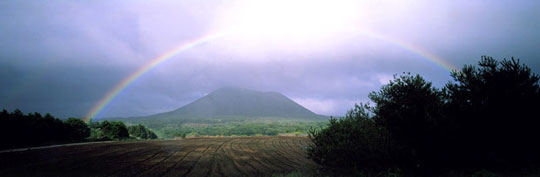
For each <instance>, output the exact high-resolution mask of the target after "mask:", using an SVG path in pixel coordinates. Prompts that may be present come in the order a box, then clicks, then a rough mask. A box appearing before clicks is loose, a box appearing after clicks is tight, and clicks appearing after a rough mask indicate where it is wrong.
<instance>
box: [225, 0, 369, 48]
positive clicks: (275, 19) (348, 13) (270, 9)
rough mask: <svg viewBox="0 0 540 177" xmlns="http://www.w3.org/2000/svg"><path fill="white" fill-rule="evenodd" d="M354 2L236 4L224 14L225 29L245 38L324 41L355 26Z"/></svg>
mask: <svg viewBox="0 0 540 177" xmlns="http://www.w3.org/2000/svg"><path fill="white" fill-rule="evenodd" d="M357 7H358V4H357V3H356V1H354V0H337V1H330V0H268V1H265V0H262V1H251V0H246V1H238V3H237V4H235V6H234V7H233V8H232V9H231V10H230V11H229V13H227V17H225V18H226V22H225V23H226V24H225V26H226V29H227V30H229V31H232V32H233V33H235V34H237V35H241V36H242V37H244V38H249V39H253V38H265V39H276V38H278V39H295V40H298V39H306V38H313V37H325V36H327V35H331V34H333V33H336V32H337V31H339V30H340V29H343V28H350V27H351V26H354V25H355V24H356V21H355V20H356V19H357V18H356V17H357V16H358V9H357Z"/></svg>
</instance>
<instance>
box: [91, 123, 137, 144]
mask: <svg viewBox="0 0 540 177" xmlns="http://www.w3.org/2000/svg"><path fill="white" fill-rule="evenodd" d="M90 127H91V128H92V129H93V130H92V136H91V137H92V138H94V139H110V140H119V139H124V138H128V137H129V132H128V130H127V128H126V125H125V124H124V123H123V122H121V121H110V122H109V121H107V120H105V121H103V122H92V123H91V124H90Z"/></svg>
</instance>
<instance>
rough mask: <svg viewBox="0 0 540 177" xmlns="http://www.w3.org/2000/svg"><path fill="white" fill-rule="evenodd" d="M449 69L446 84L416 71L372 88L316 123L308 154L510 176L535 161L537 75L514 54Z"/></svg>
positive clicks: (363, 165) (341, 161)
mask: <svg viewBox="0 0 540 177" xmlns="http://www.w3.org/2000/svg"><path fill="white" fill-rule="evenodd" d="M451 76H452V78H453V79H454V80H453V81H451V82H449V83H448V84H446V86H445V87H444V88H442V89H437V88H435V87H433V86H432V85H431V83H430V82H427V81H425V80H424V79H423V78H422V77H421V76H419V75H410V74H404V75H401V76H395V77H394V80H393V81H391V82H390V83H389V84H387V85H385V86H383V87H382V88H381V90H380V91H378V92H372V93H371V94H370V95H369V98H370V99H371V100H372V102H373V103H375V105H374V106H369V105H364V104H360V105H357V106H356V107H355V108H354V109H353V110H351V111H350V112H349V113H348V114H347V115H346V116H345V117H344V118H342V119H339V120H337V119H332V120H331V121H330V124H329V126H328V127H327V128H323V129H320V130H312V131H311V132H310V133H309V136H310V138H311V139H312V141H313V143H314V144H313V145H311V146H310V147H309V148H308V154H309V156H310V158H312V159H313V160H315V161H316V162H318V163H320V164H322V165H325V166H331V167H337V168H345V169H349V170H352V171H364V172H365V173H367V174H368V175H369V176H371V175H373V176H376V174H380V172H381V171H385V170H391V171H394V172H399V173H404V174H410V175H412V176H438V175H441V174H444V173H447V172H448V170H454V171H455V170H457V171H461V172H464V173H468V174H471V173H473V172H477V173H478V174H480V175H482V174H489V175H491V176H493V174H495V173H494V172H497V173H501V174H500V175H502V176H505V172H506V173H508V172H509V171H512V170H513V171H519V172H520V175H518V176H521V175H524V174H525V173H526V171H524V169H526V168H530V167H531V166H532V167H533V168H537V167H538V163H539V162H540V151H539V149H540V144H539V143H538V142H537V141H538V140H539V139H540V128H538V126H540V119H539V118H538V113H537V112H538V108H540V87H539V85H538V80H539V77H538V75H536V74H534V73H531V70H530V69H529V68H528V67H527V66H526V65H523V64H520V63H519V60H515V59H513V58H512V59H511V60H506V59H505V60H503V61H500V62H499V61H496V60H494V59H493V58H491V57H482V60H481V61H480V62H479V63H478V66H471V65H468V66H465V67H463V68H462V69H461V70H460V71H454V72H452V73H451ZM491 171H494V172H493V173H492V172H491ZM533 173H534V172H533ZM534 174H536V175H539V174H538V171H536V173H534ZM454 175H459V173H457V174H454ZM506 175H508V174H506Z"/></svg>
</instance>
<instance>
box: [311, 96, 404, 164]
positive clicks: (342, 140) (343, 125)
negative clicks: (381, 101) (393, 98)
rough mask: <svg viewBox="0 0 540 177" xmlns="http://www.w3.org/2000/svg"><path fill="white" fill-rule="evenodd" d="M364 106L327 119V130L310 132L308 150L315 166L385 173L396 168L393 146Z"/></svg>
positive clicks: (385, 132)
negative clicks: (336, 117)
mask: <svg viewBox="0 0 540 177" xmlns="http://www.w3.org/2000/svg"><path fill="white" fill-rule="evenodd" d="M369 109H370V108H369V107H368V106H367V105H363V104H361V105H356V106H355V108H354V109H352V110H350V111H349V112H348V113H347V115H346V116H345V117H344V118H342V119H334V118H332V119H330V124H329V125H328V127H327V128H324V129H321V130H319V131H315V130H314V129H312V130H310V131H309V133H308V135H309V138H310V139H311V140H312V142H313V144H312V145H310V146H309V147H308V149H307V152H308V156H309V157H310V158H311V159H313V160H314V161H315V162H317V163H319V164H323V165H327V166H332V167H342V168H343V167H349V168H350V167H352V168H369V169H379V170H380V169H386V168H389V167H392V166H395V164H396V160H397V158H396V157H395V156H394V155H396V153H395V151H392V149H391V148H393V147H394V145H395V144H394V142H393V141H392V140H391V139H390V137H389V136H388V133H387V131H386V130H385V129H384V128H382V127H378V126H376V124H375V121H374V120H373V119H372V118H371V117H370V115H369V113H368V110H369Z"/></svg>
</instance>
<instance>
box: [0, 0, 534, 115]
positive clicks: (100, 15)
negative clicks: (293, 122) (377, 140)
mask: <svg viewBox="0 0 540 177" xmlns="http://www.w3.org/2000/svg"><path fill="white" fill-rule="evenodd" d="M235 2H236V1H235ZM368 4H369V3H368ZM371 6H373V7H363V9H372V10H366V11H365V12H364V16H363V17H362V18H361V21H360V22H358V23H359V24H361V25H363V26H364V27H366V28H369V29H371V30H373V31H376V32H378V33H381V34H384V35H386V36H388V37H389V38H393V39H399V40H401V41H405V42H406V43H408V44H410V45H411V46H417V47H421V48H424V49H425V50H427V51H430V52H432V53H434V54H436V55H439V56H441V57H442V58H444V59H445V60H446V61H447V62H448V63H451V64H453V65H455V66H457V67H460V66H462V65H464V64H474V63H476V62H477V61H478V59H479V58H480V56H481V55H490V56H493V57H496V58H499V59H500V58H509V57H511V56H516V57H519V58H521V59H522V61H523V62H524V63H526V64H528V65H529V66H530V67H531V68H532V69H533V71H534V72H536V73H540V60H538V58H540V50H538V46H540V34H539V33H538V32H537V31H538V30H540V11H539V10H538V7H540V2H538V1H532V0H531V1H526V0H522V1H503V0H501V1H489V2H488V1H482V0H477V1H451V2H434V1H423V0H419V1H404V3H402V4H400V5H392V3H388V2H385V1H377V2H373V3H371ZM229 7H231V5H230V3H227V2H225V1H214V2H207V1H205V2H202V1H182V2H174V1H157V2H146V1H135V2H130V3H128V2H123V1H114V2H109V1H92V2H70V1H49V2H34V1H2V2H0V21H1V23H0V80H1V81H2V84H1V87H0V108H6V109H10V110H12V109H15V108H20V109H22V110H23V111H25V112H34V111H37V112H51V113H53V114H55V115H59V116H61V117H69V116H84V115H85V114H86V113H87V112H88V111H89V110H90V109H91V108H92V107H93V106H94V105H95V104H96V103H97V102H98V101H99V100H100V99H101V98H102V97H103V96H104V95H105V94H106V93H107V92H108V91H109V90H110V89H112V88H113V87H114V86H115V85H116V84H118V83H119V82H120V81H121V80H123V79H124V78H125V77H127V76H129V75H130V74H131V73H133V72H134V71H136V70H137V69H138V68H139V67H141V66H144V65H145V64H146V63H148V62H149V61H150V60H151V59H153V58H155V57H156V56H159V55H160V54H162V53H164V52H166V51H169V50H171V49H172V48H174V47H175V46H178V45H180V44H183V43H186V42H189V41H192V40H194V39H197V38H199V37H201V36H204V35H206V34H208V33H211V32H213V31H216V29H215V28H216V27H217V26H219V25H221V23H220V21H219V20H220V19H221V18H222V17H223V15H224V13H227V12H229V11H227V8H229ZM373 9H376V10H373ZM285 43H286V45H283V44H285ZM402 72H411V73H418V74H421V75H423V76H424V77H425V78H426V79H427V80H431V81H433V83H434V84H435V85H436V86H438V87H442V86H443V85H444V84H445V83H446V82H447V81H448V80H449V79H450V77H449V72H448V71H447V70H445V69H444V68H442V67H441V66H439V65H437V64H435V63H433V62H431V61H429V60H428V59H425V58H423V57H421V56H420V55H418V54H417V53H414V52H411V51H410V50H407V49H405V48H403V47H402V46H400V45H398V44H396V43H392V42H391V41H384V40H380V39H376V38H372V37H370V36H365V35H362V34H355V33H345V32H344V33H339V34H337V35H334V36H331V38H320V39H319V38H314V39H313V40H311V41H309V42H305V41H301V40H296V39H290V40H288V41H287V40H285V39H279V40H278V39H272V40H268V39H260V40H259V41H255V42H252V43H244V42H241V41H239V40H237V39H236V38H234V37H228V38H227V37H224V38H219V39H216V40H214V41H211V42H208V43H205V44H202V45H199V46H196V47H194V48H192V49H190V50H187V51H185V52H182V53H180V54H178V55H175V56H174V57H172V58H171V59H170V60H168V61H166V62H164V63H162V64H161V65H159V66H158V67H156V68H155V69H153V70H151V71H150V72H148V73H146V74H144V75H143V76H142V77H140V78H139V79H138V80H137V81H136V82H134V83H133V84H131V85H130V86H129V87H128V88H127V89H126V90H124V91H123V92H121V93H120V94H119V95H118V97H116V98H115V99H114V100H113V101H112V102H111V103H110V105H109V106H107V107H106V108H105V109H104V111H103V112H102V113H101V114H100V115H99V116H102V117H103V116H105V117H108V116H137V115H148V114H153V113H158V112H163V111H168V110H172V109H176V108H178V107H180V106H182V105H184V104H187V103H189V102H190V101H193V100H195V99H197V98H199V97H201V96H203V95H204V94H206V93H209V92H211V91H212V90H214V89H216V88H219V87H223V86H235V87H246V88H251V89H257V90H267V91H278V92H281V93H283V94H285V95H287V96H289V97H291V98H293V99H294V100H296V101H298V102H299V103H301V104H303V105H304V106H306V107H308V108H309V109H312V110H313V111H314V112H317V113H321V114H330V115H343V114H344V113H345V112H346V111H347V110H348V109H350V108H352V106H353V104H354V103H357V102H360V101H363V102H365V101H367V100H368V98H367V94H368V93H369V92H371V91H376V90H378V89H379V88H380V87H381V86H382V85H383V84H384V83H385V81H387V80H388V79H389V78H391V76H392V75H393V74H395V73H402Z"/></svg>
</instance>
